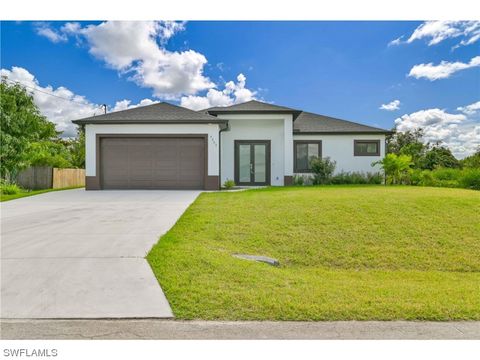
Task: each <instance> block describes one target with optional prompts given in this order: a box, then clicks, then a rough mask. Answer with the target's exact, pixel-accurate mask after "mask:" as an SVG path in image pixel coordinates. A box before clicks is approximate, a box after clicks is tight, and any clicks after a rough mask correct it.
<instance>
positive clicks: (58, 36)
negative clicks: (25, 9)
mask: <svg viewBox="0 0 480 360" xmlns="http://www.w3.org/2000/svg"><path fill="white" fill-rule="evenodd" d="M35 31H36V32H37V34H38V35H40V36H43V37H46V38H47V39H48V40H50V41H51V42H53V43H59V42H65V41H67V40H68V37H67V35H66V34H64V33H63V32H62V31H57V30H55V29H54V28H52V27H50V25H48V24H47V23H43V22H41V23H37V24H36V25H35Z"/></svg>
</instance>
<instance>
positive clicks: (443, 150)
mask: <svg viewBox="0 0 480 360" xmlns="http://www.w3.org/2000/svg"><path fill="white" fill-rule="evenodd" d="M459 166H460V162H459V161H458V160H457V159H456V158H455V156H453V154H452V152H451V151H450V149H449V148H447V147H445V146H441V145H439V144H436V145H434V146H433V147H432V148H431V149H429V150H428V151H427V152H426V153H425V156H424V157H423V158H422V159H421V162H420V167H421V168H422V169H424V170H433V169H436V168H440V167H445V168H458V167H459Z"/></svg>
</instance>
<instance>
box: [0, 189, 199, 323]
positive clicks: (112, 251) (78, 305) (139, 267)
mask: <svg viewBox="0 0 480 360" xmlns="http://www.w3.org/2000/svg"><path fill="white" fill-rule="evenodd" d="M198 194H199V191H85V190H83V189H76V190H65V191H58V192H51V193H46V194H42V195H36V196H32V197H27V198H22V199H18V200H13V201H9V202H5V203H2V204H1V210H2V213H1V222H2V229H1V235H2V238H1V250H2V252H1V263H2V264H1V308H0V310H1V314H0V315H1V317H2V318H132V317H135V318H138V317H159V318H168V317H172V312H171V309H170V306H169V304H168V302H167V300H166V298H165V296H164V294H163V292H162V290H161V288H160V286H159V285H158V282H157V280H156V279H155V277H154V275H153V273H152V271H151V269H150V266H149V265H148V263H147V262H146V260H145V259H144V257H145V255H146V254H147V253H148V251H149V250H150V249H151V247H152V246H153V245H154V244H155V243H156V242H157V241H158V238H159V236H160V235H161V234H163V233H165V232H166V231H167V230H168V229H169V228H170V227H171V226H173V224H174V223H175V222H176V221H177V219H178V218H179V217H180V215H181V214H182V213H183V212H184V211H185V209H186V208H187V207H188V206H189V205H190V204H191V203H192V202H193V201H194V200H195V198H196V197H197V196H198Z"/></svg>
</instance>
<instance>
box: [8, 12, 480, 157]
mask: <svg viewBox="0 0 480 360" xmlns="http://www.w3.org/2000/svg"><path fill="white" fill-rule="evenodd" d="M66 23H67V25H65V24H66ZM1 30H2V31H1V62H2V63H1V68H2V75H4V76H8V77H9V78H10V79H11V80H13V81H18V82H22V83H24V84H25V85H29V86H30V87H33V88H36V89H37V90H34V91H33V93H34V97H35V100H36V102H37V103H38V104H39V107H40V109H41V111H42V112H44V113H45V114H46V115H47V116H48V117H49V118H51V119H52V121H55V122H56V123H57V124H58V128H59V129H60V130H64V131H65V132H66V134H67V135H70V133H71V132H72V131H73V130H74V128H73V127H72V126H71V125H70V123H69V121H70V120H71V117H82V116H89V115H93V114H90V113H92V112H96V111H97V110H96V109H98V105H99V104H103V103H106V104H108V106H109V110H110V111H112V110H119V109H123V108H126V107H127V106H130V107H131V106H136V105H138V104H140V102H141V101H142V100H144V99H147V100H145V101H144V102H143V103H142V104H149V103H151V101H159V100H167V101H170V102H173V103H176V104H182V105H185V106H188V107H191V108H194V109H197V108H201V107H203V106H207V105H208V106H210V105H228V104H231V103H235V102H239V101H244V100H248V99H251V98H256V99H260V100H264V101H268V102H273V103H275V104H279V105H286V106H290V107H294V108H298V109H301V110H306V111H311V112H316V113H320V114H324V115H329V116H334V117H339V118H343V119H347V120H352V121H357V122H361V123H365V124H370V125H374V126H378V127H383V128H391V127H392V126H393V125H394V123H395V120H397V126H398V128H399V129H400V130H408V129H411V128H414V127H417V126H422V127H424V128H426V130H427V131H426V135H427V136H426V138H427V140H430V141H437V140H439V141H443V142H444V143H445V144H446V145H448V146H450V147H451V148H452V150H453V151H454V152H455V154H456V155H457V156H459V157H463V156H465V155H467V154H469V153H471V152H472V151H473V150H474V149H475V148H476V146H478V145H479V144H480V120H479V112H480V110H479V108H480V106H479V105H480V103H478V102H479V101H480V67H479V65H480V58H477V57H479V56H480V47H479V44H480V40H478V38H479V37H480V24H479V23H478V22H445V21H444V22H427V23H423V22H393V21H390V22H333V21H332V22H194V21H192V22H188V23H179V22H177V23H173V22H161V23H150V22H138V23H133V24H132V23H101V22H49V23H47V22H2V29H1ZM399 37H401V38H400V40H398V41H397V42H394V43H393V44H392V43H391V42H392V41H394V40H395V39H398V38H399ZM442 62H444V63H442ZM422 64H423V65H422ZM19 68H21V69H22V71H20V70H19ZM14 69H16V70H15V71H14ZM165 69H168V70H165ZM240 74H243V75H240ZM409 74H410V75H409ZM239 75H240V77H239ZM211 89H213V90H211ZM40 91H43V92H40ZM44 92H47V93H50V94H52V95H56V96H59V97H62V98H67V99H70V100H72V101H70V102H69V101H65V100H63V99H60V98H55V97H53V96H49V95H47V94H44ZM207 94H209V95H208V96H207ZM123 100H127V101H126V102H125V101H123ZM122 101H123V102H122ZM128 101H129V102H128ZM382 104H384V105H386V106H385V108H386V109H380V107H381V105H382ZM388 104H390V105H388ZM468 106H470V107H468Z"/></svg>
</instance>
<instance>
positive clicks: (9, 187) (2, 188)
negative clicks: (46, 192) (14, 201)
mask: <svg viewBox="0 0 480 360" xmlns="http://www.w3.org/2000/svg"><path fill="white" fill-rule="evenodd" d="M21 190H22V189H20V188H19V187H18V185H17V184H11V183H5V182H2V184H1V185H0V192H1V193H2V194H3V195H15V194H18V193H19V192H20V191H21Z"/></svg>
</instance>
